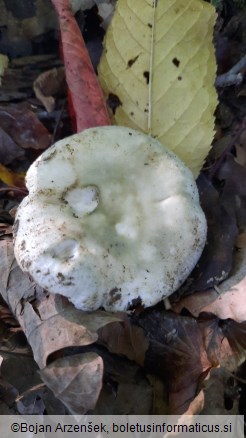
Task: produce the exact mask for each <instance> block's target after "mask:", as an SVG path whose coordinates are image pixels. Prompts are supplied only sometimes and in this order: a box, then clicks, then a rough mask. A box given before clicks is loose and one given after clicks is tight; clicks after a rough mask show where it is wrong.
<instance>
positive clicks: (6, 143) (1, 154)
mask: <svg viewBox="0 0 246 438" xmlns="http://www.w3.org/2000/svg"><path fill="white" fill-rule="evenodd" d="M23 156H24V151H23V150H22V149H21V148H20V147H19V146H18V145H17V144H16V143H15V142H14V140H13V139H12V137H11V136H10V135H8V134H7V133H6V132H5V131H4V130H3V129H2V127H0V163H2V164H4V165H5V166H6V165H8V164H10V163H12V161H14V160H15V159H16V158H22V157H23Z"/></svg>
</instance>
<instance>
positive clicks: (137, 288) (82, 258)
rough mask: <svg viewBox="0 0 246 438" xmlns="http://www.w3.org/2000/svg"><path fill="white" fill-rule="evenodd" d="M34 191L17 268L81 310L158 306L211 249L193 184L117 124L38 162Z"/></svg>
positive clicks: (18, 235)
mask: <svg viewBox="0 0 246 438" xmlns="http://www.w3.org/2000/svg"><path fill="white" fill-rule="evenodd" d="M26 185H27V188H28V190H29V195H28V196H27V197H26V198H25V199H24V200H23V201H22V203H21V204H20V206H19V208H18V212H17V215H16V222H15V227H14V228H15V231H14V236H15V255H16V259H17V262H18V264H19V265H20V267H21V268H22V270H23V271H27V272H29V273H30V275H31V276H32V277H33V279H34V280H35V281H36V282H37V283H38V284H39V285H40V286H42V287H43V288H45V289H47V290H48V291H49V292H52V293H58V294H61V295H64V296H66V297H68V299H69V300H70V301H71V302H72V303H73V304H74V305H75V307H77V308H78V309H82V310H86V311H91V310H95V309H97V308H99V307H101V306H102V307H104V308H105V309H107V310H111V311H117V310H126V309H128V308H129V307H130V306H131V305H132V304H134V303H136V302H137V301H139V302H141V303H142V304H143V306H145V307H148V306H152V305H154V304H156V303H157V302H158V301H160V300H161V299H162V298H164V297H167V296H168V295H170V294H171V293H173V292H174V291H175V290H176V289H177V288H178V287H179V286H180V285H181V284H182V283H183V281H184V280H185V279H186V278H187V276H188V275H189V273H190V272H191V270H192V269H193V267H194V266H195V264H196V262H197V261H198V259H199V257H200V255H201V252H202V250H203V247H204V244H205V240H206V220H205V216H204V213H203V211H202V209H201V207H200V205H199V197H198V191H197V187H196V183H195V181H194V179H193V176H192V174H191V172H190V171H189V170H188V169H187V168H186V166H185V165H184V164H183V163H182V162H181V161H180V160H179V159H178V158H177V157H176V156H175V155H174V154H173V153H171V152H170V151H168V150H167V149H165V148H164V147H163V146H162V145H161V144H160V143H159V142H158V141H156V140H154V139H153V138H151V137H149V136H146V135H145V134H142V133H139V132H136V131H133V130H131V129H128V128H123V127H118V126H108V127H99V128H91V129H88V130H86V131H83V132H82V133H80V134H76V135H73V136H71V137H68V138H66V139H64V140H61V141H59V142H57V143H56V144H55V145H54V146H52V147H51V148H50V149H48V150H47V151H45V152H44V153H43V154H42V155H41V156H40V157H39V158H38V159H37V160H36V161H35V162H34V163H33V164H32V166H31V167H30V169H29V170H28V172H27V176H26Z"/></svg>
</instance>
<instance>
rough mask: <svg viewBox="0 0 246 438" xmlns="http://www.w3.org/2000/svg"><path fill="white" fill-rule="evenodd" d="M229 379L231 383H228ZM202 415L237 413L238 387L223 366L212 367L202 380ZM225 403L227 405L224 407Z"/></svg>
mask: <svg viewBox="0 0 246 438" xmlns="http://www.w3.org/2000/svg"><path fill="white" fill-rule="evenodd" d="M230 381H231V384H230ZM203 393H204V407H203V410H202V412H201V414H202V415H238V414H239V409H238V404H239V396H240V394H239V388H238V387H237V385H236V384H235V381H234V382H233V378H232V377H231V374H230V373H228V371H227V370H226V369H225V368H218V369H212V370H211V371H210V375H209V378H208V379H206V380H205V381H204V389H203ZM226 403H227V406H228V407H226Z"/></svg>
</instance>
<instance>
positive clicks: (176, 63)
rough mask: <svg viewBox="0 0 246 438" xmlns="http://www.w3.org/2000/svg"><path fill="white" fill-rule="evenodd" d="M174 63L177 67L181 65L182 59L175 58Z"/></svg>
mask: <svg viewBox="0 0 246 438" xmlns="http://www.w3.org/2000/svg"><path fill="white" fill-rule="evenodd" d="M172 63H173V64H174V65H175V67H179V64H180V60H179V59H178V58H173V59H172Z"/></svg>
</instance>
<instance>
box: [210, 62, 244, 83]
mask: <svg viewBox="0 0 246 438" xmlns="http://www.w3.org/2000/svg"><path fill="white" fill-rule="evenodd" d="M245 68H246V55H245V56H243V58H242V59H241V60H240V61H239V62H238V63H237V64H235V65H234V66H233V67H232V68H231V69H230V70H229V71H228V72H226V73H224V74H222V75H219V76H218V77H217V79H216V82H215V85H216V86H217V87H220V88H222V87H230V86H231V85H240V84H241V83H242V82H243V77H244V72H243V70H244V69H245Z"/></svg>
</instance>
